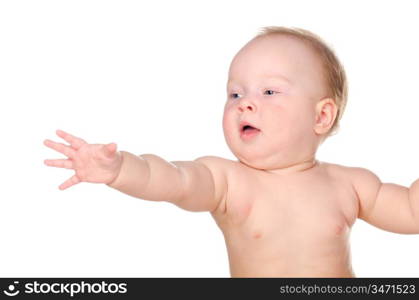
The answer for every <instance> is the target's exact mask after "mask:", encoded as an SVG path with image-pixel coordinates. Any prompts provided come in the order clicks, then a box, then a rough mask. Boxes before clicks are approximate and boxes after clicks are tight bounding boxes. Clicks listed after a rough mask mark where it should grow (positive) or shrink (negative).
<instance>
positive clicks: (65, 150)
mask: <svg viewBox="0 0 419 300" xmlns="http://www.w3.org/2000/svg"><path fill="white" fill-rule="evenodd" d="M44 145H45V146H47V147H48V148H51V149H54V150H56V151H58V152H60V153H62V154H64V155H65V156H67V157H70V158H74V156H75V153H76V151H75V150H74V149H72V148H71V147H69V146H67V145H64V144H61V143H56V142H53V141H50V140H45V141H44Z"/></svg>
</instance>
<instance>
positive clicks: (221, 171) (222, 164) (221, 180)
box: [195, 155, 236, 212]
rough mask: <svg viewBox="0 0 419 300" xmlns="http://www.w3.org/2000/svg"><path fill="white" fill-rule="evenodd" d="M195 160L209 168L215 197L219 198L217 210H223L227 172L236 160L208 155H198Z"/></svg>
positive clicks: (226, 189)
mask: <svg viewBox="0 0 419 300" xmlns="http://www.w3.org/2000/svg"><path fill="white" fill-rule="evenodd" d="M195 162H197V163H200V164H203V165H205V166H206V167H207V168H208V169H209V170H210V172H211V174H212V177H213V180H214V186H215V194H216V198H217V199H220V205H219V207H218V209H217V210H218V211H220V212H225V210H226V197H227V191H228V181H229V180H228V178H229V176H228V174H229V171H230V170H231V168H232V167H234V166H235V164H236V162H234V161H232V160H229V159H226V158H222V157H218V156H210V155H208V156H201V157H198V158H197V159H195Z"/></svg>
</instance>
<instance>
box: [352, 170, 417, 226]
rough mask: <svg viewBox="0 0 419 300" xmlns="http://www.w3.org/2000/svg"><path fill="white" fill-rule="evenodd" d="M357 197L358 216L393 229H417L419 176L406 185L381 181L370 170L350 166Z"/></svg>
mask: <svg viewBox="0 0 419 300" xmlns="http://www.w3.org/2000/svg"><path fill="white" fill-rule="evenodd" d="M349 173H350V177H351V180H352V184H353V187H354V189H355V190H356V192H357V195H358V198H359V215H358V216H359V218H360V219H362V220H364V221H366V222H368V223H370V224H371V225H374V226H376V227H378V228H381V229H384V230H387V231H391V232H396V233H419V179H418V180H416V181H415V182H413V183H412V185H411V186H410V187H409V188H407V187H404V186H401V185H398V184H393V183H382V182H381V181H380V179H379V178H378V177H377V175H375V174H374V173H373V172H371V171H369V170H367V169H364V168H349Z"/></svg>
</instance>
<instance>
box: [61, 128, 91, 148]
mask: <svg viewBox="0 0 419 300" xmlns="http://www.w3.org/2000/svg"><path fill="white" fill-rule="evenodd" d="M56 133H57V135H58V136H59V137H60V138H62V139H64V140H65V141H66V142H67V143H69V144H70V145H71V147H73V148H74V149H76V150H79V149H80V147H81V146H83V144H86V141H84V140H83V139H81V138H78V137H75V136H74V135H71V134H69V133H67V132H64V131H62V130H59V129H58V130H57V131H56Z"/></svg>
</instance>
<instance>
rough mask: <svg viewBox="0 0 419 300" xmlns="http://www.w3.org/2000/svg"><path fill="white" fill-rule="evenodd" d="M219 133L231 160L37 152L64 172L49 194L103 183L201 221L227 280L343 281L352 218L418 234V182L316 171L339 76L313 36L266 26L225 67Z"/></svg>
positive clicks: (347, 273) (81, 144)
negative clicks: (210, 230) (223, 248)
mask: <svg viewBox="0 0 419 300" xmlns="http://www.w3.org/2000/svg"><path fill="white" fill-rule="evenodd" d="M227 95H228V97H227V100H226V103H225V108H224V117H223V130H224V136H225V140H226V142H227V144H228V146H229V148H230V149H231V151H232V152H233V153H234V155H235V156H236V157H237V159H238V160H237V161H231V160H228V159H224V158H220V157H215V156H203V157H200V158H197V159H195V160H193V161H172V162H168V161H166V160H164V159H163V158H161V157H159V156H156V155H152V154H143V155H134V154H131V153H129V152H125V151H117V146H116V144H115V143H111V144H107V145H101V144H89V143H87V142H86V141H84V140H83V139H81V138H78V137H75V136H73V135H70V134H68V133H65V132H63V131H61V130H57V135H58V136H59V137H61V138H62V139H64V140H65V141H66V142H68V144H70V145H65V144H61V143H56V142H53V141H50V140H45V141H44V144H45V145H46V146H47V147H50V148H52V149H54V150H56V151H58V152H60V153H62V154H64V155H66V156H67V157H68V159H54V160H45V164H46V165H48V166H53V167H59V168H67V169H73V170H75V175H74V176H72V177H71V178H70V179H68V180H67V181H65V182H64V183H63V184H62V185H60V187H59V188H60V189H61V190H64V189H66V188H68V187H70V186H73V185H75V184H77V183H79V182H95V183H104V184H107V185H108V186H109V187H112V188H114V189H117V190H119V191H121V192H123V193H126V194H128V195H131V196H133V197H137V198H141V199H144V200H152V201H167V202H170V203H173V204H175V205H177V206H178V207H180V208H183V209H185V210H188V211H208V212H210V213H211V215H212V216H213V218H214V219H215V221H216V223H217V224H218V226H219V228H220V229H221V231H222V232H223V234H224V238H225V242H226V245H227V249H228V257H229V262H230V273H231V276H232V277H354V276H355V275H354V272H353V270H352V266H351V258H350V246H349V234H350V230H351V227H352V225H353V224H354V222H355V220H356V219H357V218H360V219H363V220H365V221H366V222H368V223H370V224H372V225H374V226H376V227H378V228H381V229H384V230H387V231H391V232H397V233H419V180H417V181H415V182H414V183H413V184H412V185H411V186H410V188H407V187H404V186H400V185H397V184H391V183H382V182H381V181H380V179H379V178H378V177H377V176H376V175H375V174H373V173H372V172H371V171H369V170H367V169H364V168H357V167H347V166H342V165H336V164H331V163H327V162H322V161H319V160H317V159H316V151H317V148H318V147H319V146H320V145H321V143H322V142H323V141H324V140H325V139H326V138H327V137H329V136H330V135H331V134H334V133H335V131H336V129H337V128H338V121H339V120H340V118H341V116H342V113H343V111H344V108H345V104H346V99H347V83H346V76H345V71H344V69H343V67H342V65H341V64H340V62H339V60H338V59H337V57H336V56H335V54H334V53H333V51H332V50H331V49H330V48H329V47H328V46H327V45H326V44H325V43H324V42H323V41H322V40H321V39H320V38H319V37H318V36H317V35H315V34H313V33H311V32H309V31H306V30H303V29H298V28H285V27H266V28H264V29H263V31H262V32H261V33H260V34H258V35H257V36H256V37H255V38H253V39H252V40H251V41H249V42H248V43H247V44H246V45H245V46H244V47H243V48H242V49H241V50H240V51H239V52H238V53H237V55H236V56H235V57H234V59H233V61H232V63H231V66H230V69H229V79H228V84H227Z"/></svg>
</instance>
